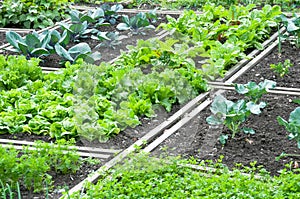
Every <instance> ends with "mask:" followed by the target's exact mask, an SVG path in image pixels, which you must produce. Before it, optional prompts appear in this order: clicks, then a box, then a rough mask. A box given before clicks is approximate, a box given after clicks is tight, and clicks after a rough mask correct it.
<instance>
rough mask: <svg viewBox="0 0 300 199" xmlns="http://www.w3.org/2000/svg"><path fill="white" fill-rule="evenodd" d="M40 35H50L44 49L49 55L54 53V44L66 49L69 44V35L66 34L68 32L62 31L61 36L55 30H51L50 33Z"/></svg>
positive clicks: (45, 32)
mask: <svg viewBox="0 0 300 199" xmlns="http://www.w3.org/2000/svg"><path fill="white" fill-rule="evenodd" d="M41 34H42V35H47V34H49V35H50V41H49V43H48V45H47V46H46V48H47V49H48V50H49V52H50V53H51V54H54V53H55V48H54V46H55V45H56V44H59V45H61V46H62V47H64V48H65V47H66V46H67V45H68V44H69V42H70V34H68V31H67V30H65V31H63V33H62V34H60V33H59V32H58V31H57V30H51V31H44V32H42V33H41Z"/></svg>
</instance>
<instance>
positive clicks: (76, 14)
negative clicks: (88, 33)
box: [70, 10, 96, 24]
mask: <svg viewBox="0 0 300 199" xmlns="http://www.w3.org/2000/svg"><path fill="white" fill-rule="evenodd" d="M70 18H71V21H72V23H73V24H76V23H83V22H85V21H86V22H87V23H94V22H95V18H96V17H95V16H92V15H91V14H85V13H82V12H80V11H78V10H71V12H70Z"/></svg>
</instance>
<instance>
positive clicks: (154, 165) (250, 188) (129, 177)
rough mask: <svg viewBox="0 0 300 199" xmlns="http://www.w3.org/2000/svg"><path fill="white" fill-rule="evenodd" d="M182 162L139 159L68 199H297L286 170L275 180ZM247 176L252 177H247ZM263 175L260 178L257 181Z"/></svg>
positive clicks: (253, 170) (294, 177)
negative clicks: (195, 166)
mask: <svg viewBox="0 0 300 199" xmlns="http://www.w3.org/2000/svg"><path fill="white" fill-rule="evenodd" d="M185 165H186V161H185V163H183V161H181V160H178V159H177V160H176V159H171V158H165V159H156V158H153V157H152V158H151V157H149V156H147V155H136V156H135V157H132V158H131V159H129V160H127V161H126V162H125V163H124V164H122V165H119V166H117V167H115V168H114V169H112V170H110V171H109V172H107V173H104V174H103V175H102V176H103V179H101V180H99V181H98V182H97V183H96V184H95V185H94V184H86V186H85V188H84V191H80V192H77V193H75V194H73V195H71V196H67V195H65V198H72V199H73V198H74V199H75V198H76V199H79V198H82V199H83V198H94V199H98V198H220V199H221V198H262V199H266V198H297V197H299V196H300V195H299V186H298V181H299V175H298V174H297V173H294V172H292V171H288V170H284V171H283V172H282V174H281V175H279V176H274V177H271V176H270V175H269V174H268V173H267V172H266V171H265V170H264V169H263V168H260V167H256V166H255V163H252V164H251V165H252V166H251V167H244V168H242V170H239V169H233V170H232V171H229V170H228V168H226V167H225V166H224V165H222V163H221V160H220V161H219V163H217V164H210V163H205V162H202V163H200V165H201V166H210V167H212V168H215V172H212V171H209V170H206V171H197V170H195V169H192V168H190V167H188V166H185ZM242 172H245V173H247V174H248V175H245V174H243V173H242ZM255 174H259V175H260V178H257V175H255Z"/></svg>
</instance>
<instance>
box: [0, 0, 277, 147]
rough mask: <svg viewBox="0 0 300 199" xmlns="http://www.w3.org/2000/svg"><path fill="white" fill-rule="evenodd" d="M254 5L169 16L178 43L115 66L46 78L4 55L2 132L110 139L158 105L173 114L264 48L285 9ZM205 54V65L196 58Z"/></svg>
mask: <svg viewBox="0 0 300 199" xmlns="http://www.w3.org/2000/svg"><path fill="white" fill-rule="evenodd" d="M253 6H254V5H249V6H247V7H237V6H232V7H231V8H230V9H229V10H227V9H225V8H223V7H221V6H219V7H216V6H214V5H212V4H207V6H206V7H205V9H204V13H203V14H201V15H196V14H195V13H194V12H193V11H186V12H184V13H183V14H182V15H181V16H180V17H179V18H178V19H174V18H171V17H169V18H168V21H169V22H168V23H167V24H161V27H164V28H166V29H168V30H170V32H171V33H173V34H172V35H173V36H174V37H173V38H169V39H165V41H160V40H158V39H152V40H146V41H143V40H140V41H138V43H137V46H128V52H122V54H121V56H120V57H119V58H118V60H117V61H116V62H115V63H114V64H108V63H101V65H100V66H95V65H90V64H87V63H85V62H82V61H78V62H77V63H74V64H73V65H71V64H69V63H67V64H66V68H65V69H62V70H60V71H58V72H55V73H49V74H43V73H42V71H41V69H40V68H39V66H38V65H39V60H38V59H35V58H33V59H31V60H26V58H25V57H22V56H19V57H15V56H9V57H4V56H1V57H0V67H1V71H2V72H1V79H0V81H1V82H0V89H1V96H0V104H1V107H0V108H1V109H0V111H1V112H0V114H1V115H0V116H1V117H0V131H1V132H2V133H7V132H9V133H20V132H28V133H35V134H43V135H50V136H51V137H53V138H56V139H60V138H63V137H65V138H71V137H78V136H81V137H84V138H86V139H88V140H94V139H98V140H100V141H106V140H107V139H109V138H110V137H111V136H113V135H115V134H118V133H119V132H120V131H122V130H124V129H125V128H126V127H128V126H130V127H135V126H136V125H138V124H140V121H139V118H141V117H144V116H146V117H152V116H154V115H155V111H154V110H155V109H156V108H157V107H159V106H162V107H164V108H165V109H166V110H167V111H170V110H171V108H172V105H173V104H178V103H179V104H183V103H185V102H187V101H188V100H190V99H192V98H193V97H195V96H196V95H198V94H199V93H201V92H204V91H206V90H207V89H208V88H207V83H206V80H205V78H207V77H208V78H210V79H213V78H215V77H217V76H222V75H223V74H224V71H226V70H227V69H228V68H229V67H230V66H232V65H233V64H235V63H237V62H238V61H239V60H240V59H242V58H244V57H245V54H244V51H245V50H246V49H249V48H250V49H251V48H254V47H257V48H259V49H261V48H262V46H261V44H260V42H261V41H262V40H264V39H266V38H267V37H268V35H269V34H270V31H271V28H272V27H274V26H276V25H277V23H276V22H275V19H274V17H275V16H277V15H279V14H280V7H278V6H274V7H271V6H266V7H264V8H263V9H262V10H256V9H253ZM174 38H175V39H174ZM191 46H193V47H192V48H191ZM199 55H201V59H202V61H204V62H205V64H203V65H202V68H199V67H196V65H197V64H195V62H194V61H193V59H192V58H193V57H195V56H199ZM206 58H207V59H206Z"/></svg>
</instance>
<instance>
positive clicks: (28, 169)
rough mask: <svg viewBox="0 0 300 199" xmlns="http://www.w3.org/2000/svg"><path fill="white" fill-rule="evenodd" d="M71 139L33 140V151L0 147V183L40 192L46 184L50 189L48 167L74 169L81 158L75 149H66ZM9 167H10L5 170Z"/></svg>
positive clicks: (59, 170) (67, 170)
mask: <svg viewBox="0 0 300 199" xmlns="http://www.w3.org/2000/svg"><path fill="white" fill-rule="evenodd" d="M73 144H74V141H69V142H66V141H65V140H61V141H58V142H57V143H56V144H53V143H52V144H50V143H45V142H41V141H39V142H36V143H35V144H34V147H35V148H36V150H30V149H29V147H28V146H24V147H23V149H22V150H21V151H17V150H16V149H14V148H13V147H8V148H4V147H0V151H1V154H2V156H1V157H2V158H1V161H0V165H1V167H0V171H1V172H0V178H1V181H2V183H4V184H9V185H12V188H13V189H15V188H16V187H15V185H16V184H17V182H19V183H21V185H22V186H24V187H25V188H26V189H29V190H33V191H34V192H38V191H41V190H42V188H43V187H44V185H45V184H47V185H48V188H51V184H52V179H51V176H50V175H49V174H48V173H49V172H50V171H51V170H54V171H56V172H62V173H71V172H75V171H77V170H78V169H79V168H80V165H81V164H82V163H83V160H82V159H80V157H79V155H78V154H77V152H76V150H75V149H69V147H70V146H72V145H73ZM7 168H9V169H7Z"/></svg>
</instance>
